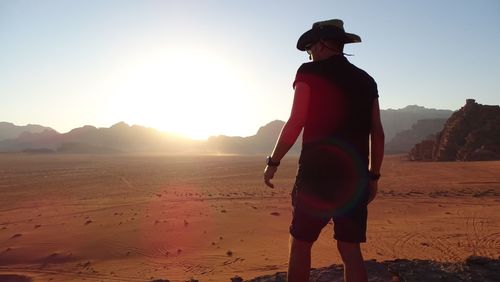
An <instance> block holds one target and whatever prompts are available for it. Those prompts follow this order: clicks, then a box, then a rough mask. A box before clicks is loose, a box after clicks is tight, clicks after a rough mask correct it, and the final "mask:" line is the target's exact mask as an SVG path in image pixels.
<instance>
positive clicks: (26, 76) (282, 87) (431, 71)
mask: <svg viewBox="0 0 500 282" xmlns="http://www.w3.org/2000/svg"><path fill="white" fill-rule="evenodd" d="M333 18H339V19H342V20H343V21H344V28H345V30H346V31H347V32H351V33H355V34H358V35H360V36H361V38H362V43H359V44H348V45H346V48H345V50H344V51H345V52H346V53H349V54H353V55H354V56H350V57H348V59H349V61H351V62H352V63H353V64H355V65H357V66H358V67H360V68H362V69H364V70H365V71H367V72H368V73H369V74H370V75H372V76H373V77H374V79H375V80H376V81H377V84H378V90H379V95H380V98H379V101H380V106H381V108H382V109H388V108H392V109H398V108H403V107H405V106H407V105H415V104H416V105H420V106H425V107H428V108H437V109H451V110H457V109H459V108H460V107H461V106H463V105H464V104H465V99H467V98H475V99H476V100H477V102H479V103H481V104H488V105H498V104H500V79H499V78H500V51H499V50H500V1H496V0H491V1H486V0H477V1H466V0H454V1H452V0H442V1H435V0H434V1H428V0H422V1H395V0H394V1H387V0H381V1H332V0H330V1H281V0H278V1H264V0H262V1H261V0H254V1H236V0H230V1H226V0H214V1H209V0H205V1H202V0H199V1H187V0H182V1H181V0H179V1H148V0H142V1H139V0H137V1H126V0H116V1H114V0H85V1H65V0H61V1H54V0H44V1H38V0H32V1H25V0H12V1H10V0H0V121H7V122H12V123H14V124H16V125H26V124H41V125H44V126H49V127H52V128H54V129H55V130H57V131H59V132H61V133H64V132H67V131H69V130H71V129H73V128H76V127H81V126H83V125H94V126H96V127H109V126H111V125H113V124H115V123H117V122H120V121H124V122H126V123H128V124H130V125H132V124H138V125H143V126H147V127H153V128H156V129H159V130H162V131H166V132H173V133H179V134H182V135H186V136H188V137H192V138H195V139H204V138H207V137H208V136H213V135H220V134H224V135H229V136H250V135H253V134H255V133H256V131H257V130H258V128H259V127H260V126H263V125H265V124H267V123H268V122H270V121H273V120H275V119H280V120H286V119H287V118H288V116H289V114H290V108H291V104H292V101H293V89H292V82H293V80H294V76H295V73H296V71H297V69H298V67H299V66H300V65H301V64H302V63H305V62H307V61H308V56H307V54H306V53H305V52H300V51H299V50H297V49H296V47H295V46H296V43H297V39H298V38H299V36H300V35H301V34H302V33H303V32H305V31H307V30H308V29H309V28H310V27H311V25H312V24H313V23H314V22H316V21H321V20H327V19H333Z"/></svg>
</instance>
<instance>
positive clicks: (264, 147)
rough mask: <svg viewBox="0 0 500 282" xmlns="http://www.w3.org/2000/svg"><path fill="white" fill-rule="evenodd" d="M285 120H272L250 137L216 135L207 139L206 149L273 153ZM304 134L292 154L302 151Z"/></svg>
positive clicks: (238, 152)
mask: <svg viewBox="0 0 500 282" xmlns="http://www.w3.org/2000/svg"><path fill="white" fill-rule="evenodd" d="M284 124H285V122H283V121H281V120H275V121H272V122H270V123H268V124H266V125H265V126H262V127H261V128H259V130H258V131H257V133H256V134H255V135H252V136H248V137H229V136H224V135H221V136H216V137H210V138H209V139H208V140H207V141H206V144H205V146H206V151H207V152H216V153H224V154H271V152H272V150H273V148H274V145H275V143H276V140H277V138H278V136H279V134H280V132H281V129H282V128H283V125H284ZM301 140H302V136H299V138H298V142H296V143H295V145H294V146H293V147H292V149H291V150H290V153H291V154H298V153H300V149H301Z"/></svg>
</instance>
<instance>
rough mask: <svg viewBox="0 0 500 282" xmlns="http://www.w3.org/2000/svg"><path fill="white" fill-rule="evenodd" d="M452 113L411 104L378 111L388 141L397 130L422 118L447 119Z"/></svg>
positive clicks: (405, 128) (402, 129) (409, 125)
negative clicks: (395, 108)
mask: <svg viewBox="0 0 500 282" xmlns="http://www.w3.org/2000/svg"><path fill="white" fill-rule="evenodd" d="M452 114H453V111H451V110H437V109H428V108H425V107H421V106H417V105H411V106H406V107H404V108H402V109H397V110H394V109H387V110H381V111H380V117H381V119H382V125H383V126H384V132H385V140H386V142H387V143H388V142H390V141H391V139H392V138H394V136H396V134H397V133H398V132H401V131H404V130H408V129H410V128H411V127H412V125H414V124H415V123H417V121H418V120H423V119H447V118H449V117H450V116H451V115H452Z"/></svg>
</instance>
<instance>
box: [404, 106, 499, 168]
mask: <svg viewBox="0 0 500 282" xmlns="http://www.w3.org/2000/svg"><path fill="white" fill-rule="evenodd" d="M430 148H432V152H431V153H429V150H430ZM410 159H412V160H433V161H481V160H498V159H500V106H490V105H481V104H478V103H476V101H475V100H474V99H468V100H467V101H466V104H465V106H463V107H462V108H461V109H460V110H458V111H456V112H455V113H453V115H452V116H451V117H450V118H449V119H448V120H447V121H446V123H445V125H444V129H443V130H442V131H441V132H440V133H439V134H437V136H436V137H435V139H434V140H433V141H428V140H426V141H423V142H421V143H419V144H417V145H415V147H413V149H412V151H411V152H410Z"/></svg>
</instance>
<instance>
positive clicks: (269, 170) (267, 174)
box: [264, 166, 278, 188]
mask: <svg viewBox="0 0 500 282" xmlns="http://www.w3.org/2000/svg"><path fill="white" fill-rule="evenodd" d="M277 170H278V167H277V166H266V169H264V182H265V183H266V185H267V186H269V187H271V188H274V184H272V183H271V179H273V177H274V174H275V173H276V171H277Z"/></svg>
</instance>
